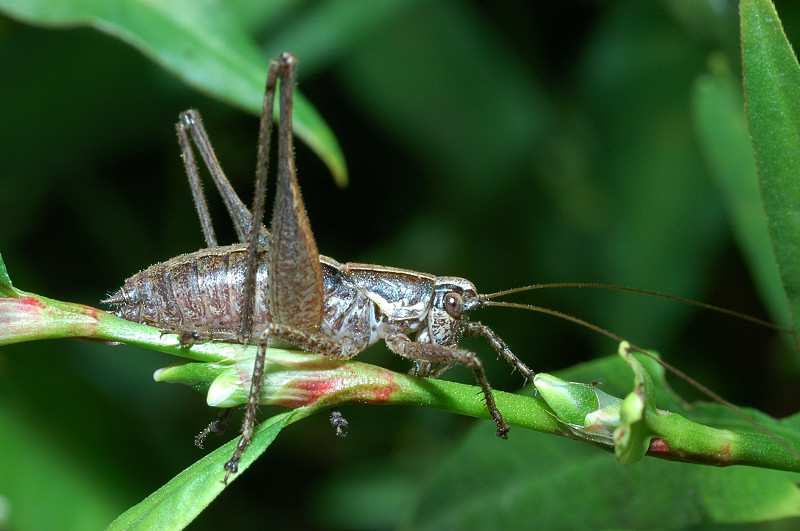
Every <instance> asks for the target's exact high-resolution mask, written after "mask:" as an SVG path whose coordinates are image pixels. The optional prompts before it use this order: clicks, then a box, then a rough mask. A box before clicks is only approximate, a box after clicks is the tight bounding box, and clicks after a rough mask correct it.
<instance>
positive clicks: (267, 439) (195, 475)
mask: <svg viewBox="0 0 800 531" xmlns="http://www.w3.org/2000/svg"><path fill="white" fill-rule="evenodd" d="M296 411H298V410H295V411H288V412H286V413H281V414H279V415H275V416H274V417H272V418H270V419H269V420H266V421H264V422H262V423H261V424H260V425H259V426H258V428H257V429H256V432H255V435H254V436H253V439H252V441H251V443H250V446H249V447H248V448H247V451H246V452H245V453H244V454H243V455H242V460H241V461H240V462H239V473H238V474H232V475H231V476H230V478H229V479H228V481H229V482H233V481H235V480H236V478H238V477H239V474H241V473H242V472H244V470H246V469H247V468H248V467H249V466H250V464H251V463H252V462H253V461H255V460H256V459H257V458H258V457H259V456H260V455H261V454H262V453H264V452H265V451H266V449H267V448H268V447H269V445H270V444H272V441H274V440H275V437H277V436H278V434H279V433H280V431H281V430H282V429H283V427H284V426H286V424H287V423H291V422H293V421H294V420H297V418H302V417H304V416H305V415H298V414H296ZM238 442H239V438H238V437H236V438H234V439H233V440H232V441H230V442H229V443H227V444H225V445H224V446H221V447H220V448H217V449H216V450H215V451H214V452H212V453H211V454H209V455H208V456H206V457H204V458H203V459H201V460H199V461H197V462H196V463H194V464H193V465H191V466H190V467H188V468H187V469H186V470H184V471H183V472H181V473H180V474H178V475H177V476H175V477H174V478H173V479H172V480H171V481H170V482H169V483H167V484H166V485H164V486H163V487H161V488H160V489H158V490H157V491H155V492H154V493H153V494H151V495H150V496H148V497H147V498H146V499H145V500H143V501H142V502H141V503H139V504H137V505H135V506H133V507H131V508H130V509H128V510H127V511H125V512H124V513H122V514H121V515H120V516H119V517H118V518H117V519H116V520H114V521H113V522H112V523H111V525H109V527H108V528H109V529H182V528H184V527H186V526H187V525H189V524H190V523H191V522H192V520H194V519H195V518H196V517H197V515H198V514H200V513H201V512H202V511H203V509H205V508H206V507H207V506H208V504H209V503H211V502H212V501H213V500H214V499H215V498H216V497H217V496H219V494H220V493H221V492H222V491H223V490H225V485H224V484H223V483H222V479H223V477H224V476H225V471H224V469H223V466H224V464H225V463H226V462H227V461H228V460H229V459H230V457H231V455H232V454H233V451H234V449H235V448H236V445H237V444H238Z"/></svg>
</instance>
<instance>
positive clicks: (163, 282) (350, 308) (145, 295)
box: [103, 244, 476, 357]
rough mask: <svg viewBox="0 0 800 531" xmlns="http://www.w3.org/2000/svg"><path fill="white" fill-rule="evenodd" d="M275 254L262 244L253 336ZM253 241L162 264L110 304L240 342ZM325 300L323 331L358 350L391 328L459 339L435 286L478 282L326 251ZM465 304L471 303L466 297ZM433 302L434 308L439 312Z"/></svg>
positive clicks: (166, 324)
mask: <svg viewBox="0 0 800 531" xmlns="http://www.w3.org/2000/svg"><path fill="white" fill-rule="evenodd" d="M268 259H269V253H268V250H267V246H266V245H262V246H260V249H259V253H258V262H257V263H258V268H257V273H256V284H255V285H256V288H255V304H254V305H253V320H252V327H253V328H252V335H251V341H250V342H251V343H257V342H258V337H259V336H260V335H261V334H262V333H263V331H264V329H265V328H266V327H267V325H268V323H270V322H271V321H272V320H273V316H272V315H271V314H270V306H269V297H268V289H267V286H268V278H269V265H268ZM246 260H247V245H246V244H235V245H229V246H225V247H212V248H209V249H200V250H199V251H196V252H193V253H188V254H184V255H180V256H177V257H175V258H171V259H170V260H167V261H165V262H160V263H157V264H154V265H152V266H150V267H148V268H147V269H145V270H143V271H140V272H139V273H136V274H135V275H133V276H132V277H130V278H128V279H127V280H126V281H125V283H124V284H123V286H122V287H121V288H120V289H119V290H118V291H117V292H116V293H114V294H113V295H111V296H110V297H109V298H108V299H106V300H105V301H103V302H105V303H107V304H111V305H114V306H116V307H117V308H116V310H115V313H116V315H118V316H119V317H122V318H123V319H127V320H129V321H134V322H138V323H144V324H147V325H150V326H155V327H158V328H161V329H162V330H164V331H166V332H172V333H178V334H182V335H188V336H190V337H191V338H192V339H197V340H218V341H237V338H238V335H239V333H240V329H241V324H242V323H241V312H242V307H243V305H244V279H245V277H246V275H247V269H246ZM319 263H320V267H321V271H322V279H323V283H322V287H323V297H322V300H323V306H322V315H323V317H322V323H321V326H320V332H321V333H322V334H325V335H327V336H329V337H331V338H334V339H337V340H339V341H341V342H342V344H343V356H345V357H351V356H353V355H355V354H356V353H358V352H360V351H362V350H364V349H365V348H367V347H368V346H370V345H372V344H374V343H377V342H378V341H379V340H380V339H383V338H385V337H387V336H389V335H391V334H398V333H399V334H416V340H417V341H422V342H431V341H434V340H433V339H432V338H436V340H435V342H437V343H439V344H447V345H455V344H457V342H458V340H459V339H460V338H461V334H462V331H463V325H462V321H466V320H467V317H468V313H469V312H468V310H469V309H470V308H471V307H468V308H464V310H463V311H462V312H461V313H460V318H459V319H458V320H456V321H454V322H451V321H453V319H452V318H450V319H447V318H441V317H439V316H437V311H436V310H435V308H437V307H438V306H439V305H442V304H443V303H441V302H440V303H439V304H437V299H436V297H435V293H436V291H437V290H438V291H439V292H445V291H453V290H458V289H459V288H461V289H460V293H461V294H462V299H463V298H464V297H465V296H466V298H467V300H469V299H470V297H471V298H473V299H474V298H475V296H476V293H475V290H474V287H472V285H471V283H469V282H468V281H466V280H464V279H458V278H454V277H435V276H433V275H427V274H425V273H419V272H416V271H410V270H406V269H400V268H390V267H378V266H374V265H368V264H357V263H349V264H340V263H338V262H336V261H335V260H333V259H332V258H329V257H327V256H320V257H319ZM462 305H463V303H462ZM432 309H433V311H432Z"/></svg>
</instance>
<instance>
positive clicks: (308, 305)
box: [104, 53, 534, 482]
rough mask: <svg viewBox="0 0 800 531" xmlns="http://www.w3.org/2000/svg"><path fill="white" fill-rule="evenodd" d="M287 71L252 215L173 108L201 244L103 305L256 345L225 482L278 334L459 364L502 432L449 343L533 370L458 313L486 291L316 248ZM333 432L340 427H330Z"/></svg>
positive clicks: (281, 71) (273, 81)
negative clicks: (222, 227)
mask: <svg viewBox="0 0 800 531" xmlns="http://www.w3.org/2000/svg"><path fill="white" fill-rule="evenodd" d="M295 68H296V60H295V58H294V57H293V56H292V55H290V54H288V53H284V54H281V55H280V56H279V57H278V58H277V59H276V60H275V61H273V62H272V63H271V64H270V67H269V71H268V75H267V83H266V90H265V95H264V104H263V110H262V114H261V121H260V128H259V142H258V157H257V166H256V185H255V197H254V205H253V209H252V214H251V212H250V211H248V209H247V207H246V206H245V205H244V204H243V203H242V201H241V200H240V199H239V198H238V196H237V195H236V193H235V192H234V190H233V188H232V186H231V184H230V182H229V181H228V179H227V177H226V176H225V174H224V172H223V171H222V168H221V166H220V164H219V162H218V160H217V158H216V156H215V154H214V151H213V149H212V147H211V143H210V141H209V138H208V135H207V133H206V131H205V129H204V127H203V124H202V120H201V118H200V115H199V113H198V112H197V111H194V110H189V111H186V112H184V113H182V114H181V115H180V119H179V121H178V123H177V124H176V129H177V134H178V139H179V143H180V147H181V153H182V156H183V161H184V164H185V167H186V172H187V175H188V178H189V183H190V186H191V189H192V194H193V197H194V201H195V204H196V207H197V211H198V215H199V217H200V222H201V225H202V228H203V234H204V237H205V240H206V244H207V246H208V247H207V248H206V249H201V250H199V251H197V252H194V253H190V254H186V255H182V256H178V257H176V258H173V259H171V260H168V261H166V262H161V263H158V264H155V265H153V266H151V267H149V268H148V269H146V270H144V271H141V272H140V273H137V274H136V275H134V276H132V277H131V278H129V279H127V280H126V281H125V283H124V285H123V287H122V288H120V289H119V291H117V292H116V293H115V294H113V295H112V296H111V297H109V298H108V299H107V300H105V301H104V302H105V303H108V304H111V305H114V306H116V313H117V315H119V316H120V317H123V318H125V319H128V320H131V321H137V322H142V323H146V324H149V325H152V326H156V327H159V328H161V329H163V330H164V331H165V332H170V333H178V334H180V335H181V337H182V338H183V341H185V342H190V341H193V340H220V341H231V342H239V343H256V344H258V347H259V350H258V354H257V357H256V362H255V366H254V369H253V374H252V378H251V384H250V395H249V400H248V404H247V410H246V413H245V419H244V423H243V427H242V436H241V439H240V441H239V444H238V446H237V449H236V451H235V452H234V454H233V456H232V457H231V459H230V460H229V461H228V462H227V463H226V465H225V469H226V475H225V480H224V481H225V482H227V479H228V477H229V475H230V474H232V473H236V472H237V469H238V466H237V463H238V462H239V460H240V458H241V455H242V452H244V451H245V449H246V448H247V446H248V444H249V442H250V438H251V436H252V433H253V427H254V423H255V414H256V409H257V406H258V397H259V390H260V387H261V381H262V378H263V371H264V356H265V354H266V349H267V346H268V345H269V344H270V343H271V341H272V340H273V339H278V338H279V339H282V340H285V341H288V342H290V343H292V344H294V345H296V346H298V347H300V348H302V349H304V350H307V351H310V352H315V353H319V354H324V355H325V356H328V357H330V358H334V359H349V358H351V357H353V356H355V355H356V354H358V353H359V352H361V351H362V350H364V349H365V348H366V347H368V346H370V345H372V344H374V343H376V342H378V341H379V340H381V339H382V340H383V341H384V342H385V343H386V345H387V346H388V348H389V349H390V350H391V351H392V352H394V353H395V354H398V355H400V356H402V357H404V358H408V359H410V360H412V361H413V363H414V368H413V371H414V373H416V374H417V375H419V376H432V377H436V376H438V375H440V374H442V373H443V372H444V371H445V370H447V369H448V368H449V367H451V366H453V365H455V364H460V365H464V366H466V367H469V368H470V369H472V370H473V372H474V373H475V377H476V379H477V380H478V383H479V385H480V387H481V389H482V390H483V395H484V398H485V401H486V407H487V409H488V410H489V413H490V415H491V417H492V419H493V420H494V422H495V424H496V425H497V431H496V433H497V435H498V436H499V437H503V438H505V437H506V434H507V432H508V431H509V426H508V425H507V424H506V422H505V421H504V420H503V415H502V413H501V412H500V411H499V410H498V408H497V406H496V404H495V400H494V397H493V395H492V389H491V386H490V385H489V382H488V380H487V379H486V375H485V373H484V369H483V365H482V363H481V361H480V359H479V358H478V357H477V356H476V355H475V354H474V353H473V352H471V351H469V350H465V349H462V348H459V347H458V341H459V340H460V339H461V337H462V336H465V335H467V336H481V337H484V338H486V339H487V340H488V341H489V343H490V344H491V345H492V347H494V349H495V350H496V351H497V352H498V353H499V354H500V355H501V356H503V357H504V358H505V359H506V360H508V361H509V363H511V365H512V366H513V367H514V368H515V369H517V370H518V371H520V373H521V374H522V375H523V376H524V377H525V378H526V379H527V380H528V381H532V379H533V376H534V373H533V372H532V371H531V370H530V369H529V368H528V367H527V366H526V365H525V364H524V363H523V362H522V361H520V360H519V359H518V358H517V357H516V356H515V355H514V354H513V353H512V352H511V350H510V349H509V348H508V346H507V345H506V344H505V343H504V342H503V341H502V340H501V339H500V338H499V337H498V336H497V334H495V333H494V332H493V331H492V330H491V329H490V328H489V327H487V326H485V325H483V324H481V323H480V322H470V321H469V320H468V317H469V314H470V312H471V311H472V310H473V309H475V308H479V307H481V306H487V305H490V304H496V303H492V302H491V301H490V300H489V298H490V297H491V296H487V295H480V294H478V292H477V290H476V288H475V286H474V285H473V284H472V283H471V282H470V281H468V280H466V279H463V278H457V277H448V276H434V275H429V274H426V273H420V272H415V271H410V270H405V269H399V268H392V267H385V266H378V265H369V264H357V263H339V262H337V261H335V260H333V259H332V258H329V257H327V256H324V255H320V254H319V252H318V251H317V246H316V243H315V241H314V237H313V234H312V232H311V228H310V223H309V220H308V217H307V215H306V211H305V206H304V205H303V200H302V198H301V196H300V189H299V186H298V183H297V177H296V174H295V168H294V150H293V145H292V97H293V90H294V84H295ZM278 81H279V82H280V88H279V90H280V94H279V106H280V118H279V123H278V170H277V190H276V193H275V201H274V206H273V213H272V221H271V224H270V228H269V231H267V230H266V229H265V228H264V227H263V226H262V224H261V219H262V217H263V214H264V202H265V192H266V181H267V170H268V168H267V166H268V158H269V152H270V146H271V133H272V109H273V104H274V99H275V93H276V91H277V90H278V88H277V86H278V83H277V82H278ZM192 142H193V143H194V145H195V147H196V149H197V151H198V152H199V153H200V156H201V158H202V159H203V162H204V163H205V165H206V167H207V168H208V170H209V172H210V173H211V176H212V178H213V180H214V183H215V185H216V187H217V189H218V190H219V192H220V194H221V195H222V199H223V201H224V203H225V206H226V209H227V210H228V212H229V214H230V216H231V218H232V220H233V223H234V226H235V229H236V233H237V236H238V237H239V240H240V243H238V244H235V245H230V246H225V247H221V246H219V245H218V243H217V239H216V236H215V234H214V229H213V227H212V224H211V218H210V215H209V211H208V207H207V205H206V200H205V196H204V194H203V189H202V185H201V184H200V177H199V173H198V168H197V164H196V162H195V158H194V152H193V149H192ZM492 296H494V295H492ZM336 427H337V432H338V433H341V426H336ZM207 431H216V427H211V426H210V427H209V429H208V430H207ZM207 431H206V432H207ZM206 432H204V434H205V433H206ZM202 435H203V434H201V436H202Z"/></svg>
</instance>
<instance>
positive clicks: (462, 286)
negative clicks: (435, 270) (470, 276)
mask: <svg viewBox="0 0 800 531" xmlns="http://www.w3.org/2000/svg"><path fill="white" fill-rule="evenodd" d="M478 305H479V300H478V292H477V290H476V289H475V285H474V284H472V282H470V281H469V280H466V279H464V278H459V277H437V278H436V283H435V285H434V287H433V302H432V304H431V306H430V309H429V310H428V316H427V326H426V327H425V329H424V330H423V331H422V332H421V333H420V336H421V337H422V341H426V340H427V341H429V342H431V343H435V344H437V345H447V346H455V345H456V344H457V343H458V341H459V340H460V339H461V336H462V335H463V333H464V326H465V325H466V323H467V321H469V312H470V310H472V309H473V308H475V307H476V306H478Z"/></svg>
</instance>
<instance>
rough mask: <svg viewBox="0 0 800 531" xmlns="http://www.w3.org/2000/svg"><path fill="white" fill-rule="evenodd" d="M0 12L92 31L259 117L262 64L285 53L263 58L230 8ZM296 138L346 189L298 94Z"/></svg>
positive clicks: (15, 8)
mask: <svg viewBox="0 0 800 531" xmlns="http://www.w3.org/2000/svg"><path fill="white" fill-rule="evenodd" d="M0 11H3V12H5V13H7V14H8V15H10V16H12V17H15V18H18V19H20V20H22V21H25V22H28V23H32V24H40V25H45V26H53V27H74V26H90V27H93V28H95V29H97V30H99V31H102V32H104V33H107V34H108V35H111V36H113V37H116V38H118V39H120V40H122V41H125V42H127V43H128V44H130V45H132V46H133V47H135V48H137V49H138V50H139V51H141V52H142V53H144V54H145V55H147V56H148V57H150V58H151V59H153V60H154V61H155V62H157V63H158V64H160V65H161V66H162V67H164V68H165V69H166V70H168V71H170V72H172V73H173V74H175V75H176V76H178V77H180V78H181V79H182V80H184V81H185V82H186V83H187V84H189V85H191V86H193V87H195V88H197V89H198V90H201V91H203V92H206V93H208V94H210V95H212V96H215V97H217V98H219V99H221V100H223V101H226V102H228V103H231V104H233V105H236V106H238V107H240V108H242V109H245V110H248V111H250V112H252V113H255V114H260V113H261V105H262V99H263V93H264V83H265V80H266V73H267V65H268V61H269V59H271V55H275V54H277V53H279V52H282V51H285V50H273V51H271V52H270V54H271V55H267V54H265V53H264V52H263V51H261V50H260V49H259V48H258V46H257V45H256V43H255V41H254V40H253V39H252V37H251V36H250V35H248V34H247V32H246V31H245V29H244V28H243V27H242V26H241V25H240V24H239V21H238V20H237V19H236V16H235V13H233V12H232V11H231V8H230V7H228V6H227V5H226V4H224V3H219V2H193V1H190V0H177V1H162V2H145V1H142V0H120V1H116V2H105V1H103V0H84V1H82V2H51V1H48V0H32V1H27V0H22V1H20V0H0ZM267 15H270V12H267ZM261 22H263V23H268V22H269V20H262V21H261ZM299 75H302V58H300V70H299ZM294 131H295V134H296V135H297V136H298V137H300V138H301V139H302V140H303V141H304V142H305V143H306V144H308V145H309V146H310V147H311V149H312V150H314V152H316V153H317V155H318V156H319V157H320V158H321V159H322V160H323V161H324V162H325V164H326V165H327V166H328V168H329V169H330V171H331V173H332V174H333V176H334V179H335V180H336V182H337V184H339V185H340V186H344V185H345V184H346V182H347V168H346V164H345V161H344V154H343V153H342V150H341V147H340V146H339V144H338V142H337V141H336V138H335V136H334V135H333V132H332V131H331V130H330V128H329V127H328V125H327V124H326V123H325V121H324V120H323V119H322V117H321V116H320V115H319V113H318V112H317V111H316V109H314V107H313V106H312V105H311V104H310V103H309V102H308V101H307V100H306V99H305V98H303V97H302V95H301V94H298V93H295V100H294Z"/></svg>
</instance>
